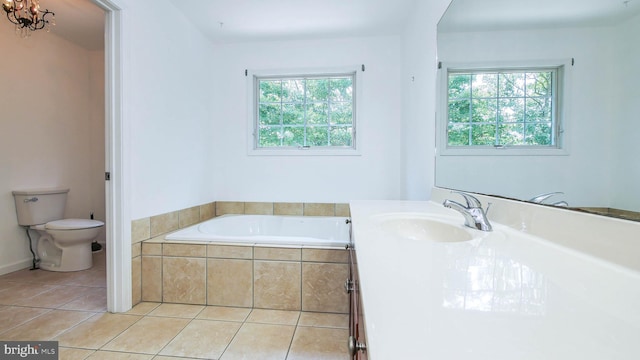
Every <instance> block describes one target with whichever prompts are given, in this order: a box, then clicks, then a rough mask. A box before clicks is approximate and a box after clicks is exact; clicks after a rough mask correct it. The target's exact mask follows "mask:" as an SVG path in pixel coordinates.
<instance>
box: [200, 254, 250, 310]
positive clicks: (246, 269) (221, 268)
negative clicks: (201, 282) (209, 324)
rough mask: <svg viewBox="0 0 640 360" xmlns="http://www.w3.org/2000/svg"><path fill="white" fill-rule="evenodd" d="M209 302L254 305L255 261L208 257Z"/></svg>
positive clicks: (222, 304) (223, 304)
mask: <svg viewBox="0 0 640 360" xmlns="http://www.w3.org/2000/svg"><path fill="white" fill-rule="evenodd" d="M207 304H208V305H221V306H237V307H252V306H253V262H252V261H251V260H235V259H207Z"/></svg>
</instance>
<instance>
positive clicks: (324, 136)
mask: <svg viewBox="0 0 640 360" xmlns="http://www.w3.org/2000/svg"><path fill="white" fill-rule="evenodd" d="M355 89H356V74H355V72H349V73H337V74H311V75H309V74H305V75H292V76H254V115H253V116H254V133H253V136H254V146H253V148H254V149H256V150H260V149H289V150H291V149H299V150H307V149H332V150H336V149H350V150H353V149H355V143H356V141H355V134H356V131H355V113H356V106H355V105H356V91H355Z"/></svg>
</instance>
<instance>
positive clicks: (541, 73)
mask: <svg viewBox="0 0 640 360" xmlns="http://www.w3.org/2000/svg"><path fill="white" fill-rule="evenodd" d="M558 72H559V68H557V67H556V68H544V69H528V70H522V69H518V70H480V71H475V70H449V71H448V74H447V126H446V129H447V140H446V141H447V142H446V143H447V146H448V147H497V148H502V147H521V148H524V147H536V148H542V147H547V148H551V147H556V148H557V147H558V141H557V129H558V120H557V116H556V114H557V109H558V105H559V104H558V99H559V97H558V94H557V92H558V90H557V89H558V86H557V83H558V78H559V76H558Z"/></svg>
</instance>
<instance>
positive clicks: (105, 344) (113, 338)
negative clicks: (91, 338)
mask: <svg viewBox="0 0 640 360" xmlns="http://www.w3.org/2000/svg"><path fill="white" fill-rule="evenodd" d="M105 313H106V312H105ZM123 315H127V314H126V313H123ZM129 315H132V316H139V317H140V318H139V319H138V320H136V321H134V322H132V323H131V324H130V325H129V326H127V327H126V328H125V329H124V330H122V331H120V332H119V333H118V335H116V336H114V337H112V338H111V339H110V340H109V341H107V342H106V343H104V344H102V346H100V347H99V348H98V349H96V351H98V350H102V351H111V350H103V349H104V347H105V346H107V345H109V344H110V343H111V342H112V341H113V340H115V339H116V338H117V337H118V336H120V335H122V334H123V333H124V332H125V331H127V330H129V329H130V328H131V327H132V326H133V325H135V324H137V323H139V322H140V321H141V320H142V319H144V318H145V317H146V315H134V314H129Z"/></svg>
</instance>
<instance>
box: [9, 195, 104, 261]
mask: <svg viewBox="0 0 640 360" xmlns="http://www.w3.org/2000/svg"><path fill="white" fill-rule="evenodd" d="M68 192H69V189H46V190H21V191H18V190H16V191H13V197H14V199H15V202H16V214H17V215H18V224H20V226H28V227H29V228H30V229H33V230H36V231H37V232H38V234H39V235H40V238H39V239H38V247H37V252H38V256H39V257H40V268H41V269H43V270H49V271H80V270H85V269H89V268H91V266H93V256H92V254H91V242H92V241H93V239H95V238H96V236H98V234H99V233H100V229H101V228H102V227H103V226H104V223H103V222H102V221H98V220H89V219H63V217H64V208H65V206H66V203H67V193H68Z"/></svg>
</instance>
